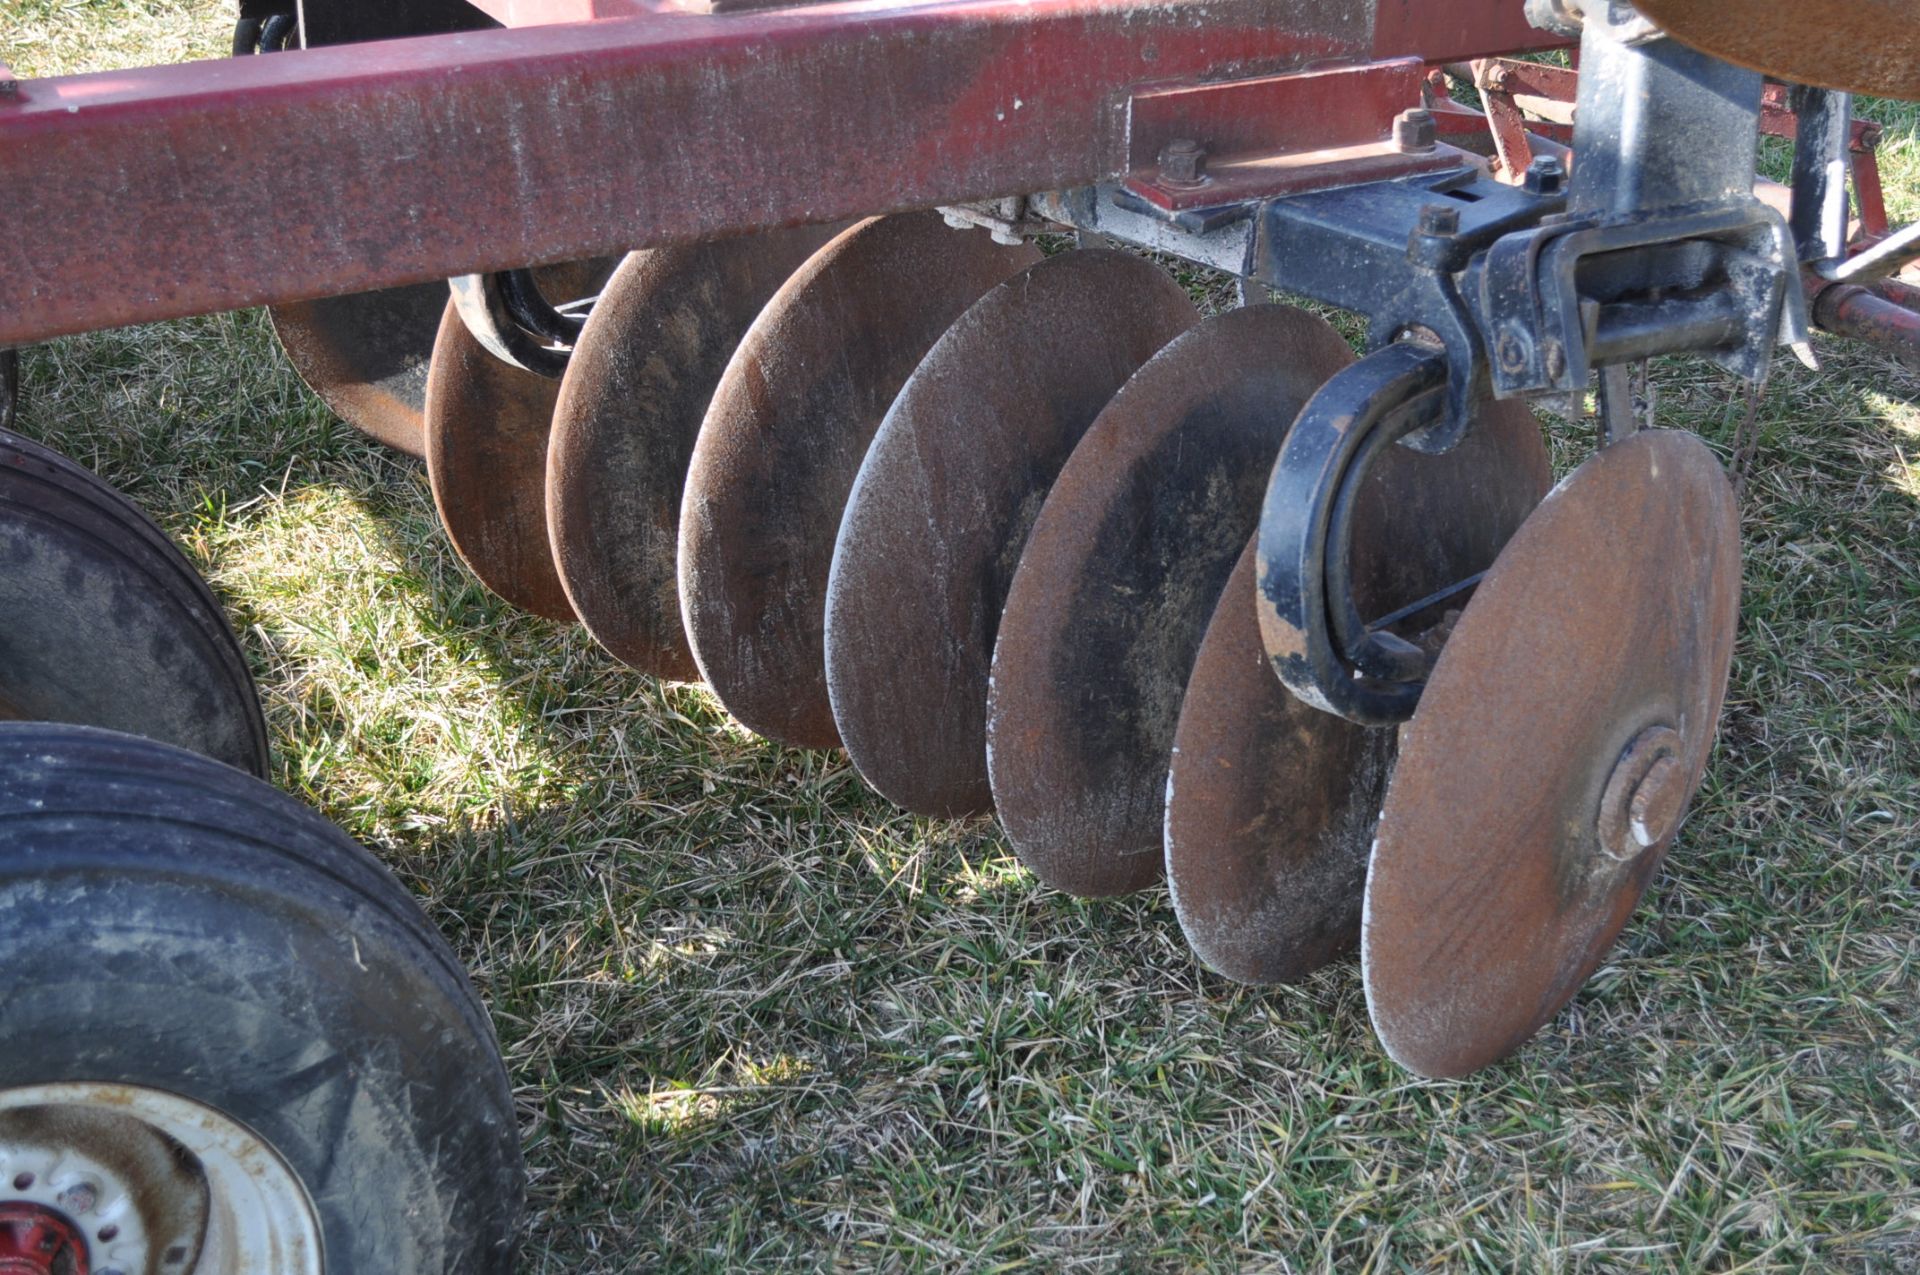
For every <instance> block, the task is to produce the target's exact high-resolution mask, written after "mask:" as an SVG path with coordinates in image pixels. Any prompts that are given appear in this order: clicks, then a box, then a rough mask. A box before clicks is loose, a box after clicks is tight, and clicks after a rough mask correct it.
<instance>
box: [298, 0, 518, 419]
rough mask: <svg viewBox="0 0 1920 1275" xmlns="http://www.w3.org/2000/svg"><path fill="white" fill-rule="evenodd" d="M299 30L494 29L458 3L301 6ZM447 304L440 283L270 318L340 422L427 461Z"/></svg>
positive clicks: (304, 35)
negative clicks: (430, 367) (434, 367)
mask: <svg viewBox="0 0 1920 1275" xmlns="http://www.w3.org/2000/svg"><path fill="white" fill-rule="evenodd" d="M289 7H291V6H289ZM299 20H300V42H304V44H305V47H307V48H320V47H323V46H326V45H335V44H353V43H357V42H360V41H364V40H391V39H396V38H399V37H402V36H413V35H438V34H441V33H443V32H447V31H470V30H477V29H480V28H483V27H488V26H491V25H492V22H491V21H490V20H489V19H488V18H487V16H486V15H485V14H483V13H480V12H479V11H478V10H476V9H474V8H472V7H471V6H469V5H467V4H465V3H463V2H462V0H305V3H303V4H301V5H300V9H299ZM269 220H271V218H269ZM446 304H447V289H446V285H445V284H444V283H442V282H440V281H438V280H435V281H433V282H430V283H421V284H413V285H410V286H407V287H401V288H380V289H376V290H374V291H372V292H365V293H355V294H350V295H347V296H342V297H326V298H322V299H319V300H314V301H295V302H289V303H288V304H286V305H279V306H274V307H272V309H271V310H270V312H269V313H270V314H271V316H272V319H273V330H274V334H275V335H276V336H278V337H279V338H280V344H281V346H282V347H283V348H284V349H285V350H286V352H287V361H288V362H290V363H291V364H293V370H294V371H295V372H297V373H298V374H299V376H300V379H301V380H302V381H303V382H305V383H306V386H307V388H308V389H310V390H312V391H313V392H314V393H315V394H317V395H319V396H320V399H321V401H323V402H324V403H326V405H327V406H328V407H330V408H332V409H333V411H334V413H335V415H337V416H339V417H340V419H341V420H343V421H345V422H347V424H349V425H352V426H353V427H354V428H356V429H358V430H360V431H361V432H363V433H366V434H369V435H371V436H372V437H374V438H375V439H378V440H379V441H380V442H382V443H385V444H386V445H387V446H389V447H392V448H394V449H396V450H398V451H402V452H405V453H407V454H408V455H410V456H424V455H425V454H426V441H427V440H426V420H425V416H424V412H425V410H426V401H427V360H428V358H429V357H430V356H431V355H432V353H433V342H434V336H435V334H437V333H438V332H439V330H440V312H441V311H442V310H444V309H445V308H446Z"/></svg>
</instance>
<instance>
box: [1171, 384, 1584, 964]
mask: <svg viewBox="0 0 1920 1275" xmlns="http://www.w3.org/2000/svg"><path fill="white" fill-rule="evenodd" d="M1551 483H1552V472H1551V468H1550V466H1549V462H1548V456H1547V449H1546V444H1545V442H1544V441H1543V439H1542V436H1541V431H1540V425H1539V422H1538V421H1537V420H1535V418H1534V416H1533V413H1532V412H1531V411H1530V410H1528V408H1527V407H1526V406H1525V405H1524V404H1521V403H1517V402H1488V403H1483V404H1482V405H1481V406H1480V409H1479V411H1478V413H1477V414H1476V419H1475V422H1474V425H1473V428H1472V429H1471V430H1469V431H1468V433H1467V435H1466V437H1465V438H1464V439H1463V440H1462V441H1461V442H1460V444H1459V445H1458V446H1456V447H1455V448H1454V449H1453V450H1452V451H1449V452H1445V453H1443V454H1440V455H1425V454H1422V453H1418V452H1414V451H1411V450H1410V449H1407V448H1404V447H1390V448H1388V449H1387V451H1386V453H1385V454H1384V455H1383V456H1382V457H1381V459H1380V461H1379V462H1378V463H1376V464H1375V465H1374V467H1373V468H1372V469H1371V470H1370V471H1369V472H1368V475H1367V479H1366V481H1365V482H1363V483H1362V484H1360V489H1359V491H1358V493H1357V496H1356V499H1357V501H1358V502H1359V503H1358V509H1357V511H1356V516H1355V519H1354V522H1355V531H1354V544H1353V552H1352V579H1353V583H1354V589H1355V593H1356V596H1357V598H1358V601H1359V603H1360V605H1361V607H1362V611H1363V614H1365V615H1368V616H1380V615H1386V614H1390V613H1392V612H1393V611H1395V610H1396V609H1402V608H1404V607H1406V606H1408V605H1409V604H1412V603H1417V602H1420V601H1421V600H1423V599H1425V598H1428V597H1430V596H1432V595H1433V594H1436V593H1439V592H1441V591H1442V590H1444V589H1446V588H1447V587H1448V586H1449V585H1452V584H1453V583H1455V582H1456V581H1459V580H1461V579H1464V578H1468V577H1471V576H1472V575H1474V574H1475V573H1476V572H1478V571H1480V570H1482V569H1484V568H1485V567H1486V566H1487V565H1488V564H1489V563H1490V562H1491V561H1492V560H1493V558H1494V556H1495V555H1496V554H1497V553H1498V552H1499V549H1500V546H1501V545H1502V544H1504V543H1505V542H1506V541H1507V539H1508V537H1510V536H1511V535H1512V534H1513V533H1514V531H1515V529H1516V528H1517V527H1518V526H1519V525H1520V524H1521V522H1522V521H1523V519H1524V518H1525V517H1526V514H1527V512H1528V511H1529V510H1531V509H1533V508H1534V507H1536V506H1537V505H1538V504H1539V502H1540V500H1541V499H1542V497H1544V496H1545V494H1546V492H1547V490H1548V488H1549V487H1550V485H1551ZM1258 545H1259V538H1258V536H1257V535H1256V536H1255V537H1254V538H1253V541H1252V543H1250V544H1249V545H1248V548H1247V552H1246V553H1245V554H1244V555H1243V556H1242V559H1241V561H1240V562H1239V563H1237V564H1236V565H1235V568H1234V569H1235V572H1236V575H1235V577H1234V579H1233V580H1231V581H1229V583H1228V585H1227V589H1226V592H1225V593H1223V594H1222V596H1221V601H1220V606H1219V609H1218V610H1217V611H1216V612H1215V614H1214V616H1213V619H1212V622H1211V623H1210V624H1209V626H1208V629H1207V635H1206V637H1205V639H1204V640H1203V641H1202V643H1201V646H1200V653H1199V655H1198V656H1197V657H1196V658H1195V660H1194V667H1193V676H1192V677H1191V678H1190V679H1189V681H1188V683H1187V688H1186V698H1185V700H1184V702H1183V703H1182V705H1181V710H1180V723H1179V727H1178V729H1177V730H1176V733H1175V737H1174V751H1173V761H1172V765H1171V766H1170V767H1169V770H1168V779H1167V790H1168V795H1167V818H1166V864H1167V884H1168V889H1169V893H1170V894H1171V895H1172V897H1173V903H1174V913H1175V915H1176V916H1177V917H1178V918H1179V920H1180V926H1181V929H1182V930H1183V931H1184V932H1185V933H1186V936H1187V941H1188V943H1189V944H1190V945H1191V946H1192V947H1193V949H1194V951H1195V953H1196V954H1198V955H1199V957H1200V958H1201V960H1203V961H1204V962H1206V964H1207V965H1208V966H1209V967H1211V968H1212V969H1214V970H1216V971H1217V972H1219V973H1221V974H1224V975H1226V976H1227V977H1229V978H1233V979H1237V980H1239V981H1241V982H1246V983H1280V982H1291V981H1295V980H1297V979H1300V978H1303V977H1305V976H1306V975H1307V974H1309V973H1311V972H1312V971H1313V970H1315V969H1317V968H1319V967H1320V966H1321V965H1323V964H1325V963H1326V962H1328V961H1330V960H1332V959H1334V958H1335V957H1336V956H1338V955H1339V954H1340V953H1341V952H1343V951H1346V950H1348V949H1350V948H1351V947H1352V946H1353V945H1354V944H1355V942H1356V941H1357V940H1358V938H1359V934H1360V927H1361V903H1362V898H1363V891H1362V885H1363V882H1364V879H1365V875H1366V869H1367V861H1368V849H1369V846H1370V843H1371V841H1372V837H1373V832H1374V827H1375V823H1376V819H1377V813H1378V811H1379V809H1380V802H1381V798H1382V794H1383V793H1384V791H1385V788H1386V783H1387V776H1388V773H1389V769H1390V767H1391V766H1392V764H1393V757H1394V748H1395V743H1396V735H1395V732H1394V731H1392V730H1388V729H1369V728H1366V727H1362V726H1359V725H1356V724H1355V723H1353V722H1350V721H1348V720H1347V719H1346V718H1344V717H1340V716H1338V715H1336V714H1334V713H1329V712H1325V711H1323V710H1321V709H1319V708H1315V707H1313V706H1311V705H1309V704H1307V703H1306V702H1305V701H1303V700H1301V699H1299V698H1297V697H1296V696H1295V695H1293V694H1292V693H1291V692H1290V691H1289V690H1288V689H1287V687H1286V686H1285V685H1284V684H1283V683H1281V681H1280V680H1279V679H1278V678H1277V677H1275V676H1274V673H1273V669H1272V666H1271V664H1270V663H1269V662H1268V658H1267V647H1266V642H1265V638H1264V636H1263V633H1262V624H1263V621H1264V620H1265V618H1266V617H1265V614H1264V609H1263V606H1262V600H1261V599H1260V597H1259V591H1258V588H1257V587H1256V585H1255V583H1254V581H1255V578H1256V576H1257V559H1258ZM1416 614H1417V613H1416Z"/></svg>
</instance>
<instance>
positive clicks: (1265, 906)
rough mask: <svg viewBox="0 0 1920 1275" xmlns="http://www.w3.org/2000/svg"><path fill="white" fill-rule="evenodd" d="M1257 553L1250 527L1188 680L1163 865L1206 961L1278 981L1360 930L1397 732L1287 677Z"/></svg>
mask: <svg viewBox="0 0 1920 1275" xmlns="http://www.w3.org/2000/svg"><path fill="white" fill-rule="evenodd" d="M1254 558H1255V552H1254V545H1253V543H1252V541H1251V539H1250V540H1249V542H1248V544H1247V546H1246V548H1245V551H1244V552H1243V553H1242V554H1241V555H1240V559H1239V561H1238V562H1237V563H1235V564H1234V568H1233V574H1232V575H1231V576H1229V577H1228V579H1227V584H1226V588H1225V589H1224V590H1223V591H1222V593H1221V595H1220V599H1219V604H1218V606H1217V607H1216V608H1215V610H1214V614H1213V617H1212V619H1211V621H1210V622H1209V623H1208V625H1207V632H1206V637H1205V640H1204V641H1203V642H1202V643H1201V645H1200V651H1199V654H1198V655H1197V656H1196V657H1195V660H1194V665H1193V674H1192V677H1191V678H1190V680H1189V681H1188V683H1187V687H1186V696H1185V699H1184V702H1183V704H1182V707H1181V710H1180V721H1179V726H1178V729H1177V731H1176V733H1175V736H1174V747H1173V751H1172V761H1171V768H1170V770H1169V771H1168V776H1167V781H1166V788H1167V812H1166V842H1165V854H1166V872H1167V886H1168V891H1169V893H1170V894H1171V895H1172V897H1173V906H1174V913H1175V915H1176V916H1178V917H1179V920H1180V927H1181V929H1182V930H1183V931H1185V933H1186V936H1187V942H1188V944H1190V945H1191V946H1192V948H1193V950H1194V953H1195V954H1196V955H1197V956H1199V957H1200V959H1201V960H1202V961H1204V962H1206V964H1207V965H1208V966H1209V967H1210V968H1212V969H1214V970H1216V971H1218V972H1219V973H1222V974H1225V975H1226V976H1227V977H1229V978H1234V979H1238V980H1240V981H1241V982H1244V983H1284V982H1291V981H1293V980H1295V979H1299V978H1302V977H1305V976H1306V975H1307V974H1309V973H1311V972H1312V971H1314V970H1316V969H1318V968H1319V967H1320V966H1322V965H1324V964H1326V963H1327V962H1328V961H1330V960H1333V959H1334V958H1335V957H1336V956H1338V955H1340V954H1341V953H1342V952H1344V951H1346V950H1347V949H1349V948H1351V947H1352V946H1353V944H1354V941H1355V940H1356V939H1357V938H1358V937H1359V933H1360V897H1361V887H1362V886H1363V884H1364V883H1365V881H1366V873H1367V847H1368V844H1369V842H1371V840H1372V838H1373V823H1374V818H1375V816H1376V814H1377V812H1378V811H1379V809H1380V794H1381V793H1382V792H1383V791H1385V788H1386V776H1387V767H1388V765H1389V764H1390V762H1391V760H1392V757H1393V732H1392V731H1389V730H1372V729H1368V728H1367V727H1364V726H1359V725H1356V724H1355V723H1353V722H1350V721H1348V720H1347V719H1346V718H1344V717H1340V716H1338V715H1337V714H1334V713H1325V712H1321V711H1320V710H1319V709H1317V708H1312V707H1309V706H1308V705H1306V704H1304V703H1302V702H1301V701H1300V700H1298V699H1295V698H1294V697H1293V695H1292V694H1291V693H1290V692H1288V690H1287V688H1286V687H1285V686H1283V685H1281V684H1280V680H1279V679H1278V678H1276V677H1275V676H1274V675H1273V669H1272V667H1271V666H1269V665H1268V663H1267V656H1266V649H1265V648H1264V647H1263V646H1262V645H1261V644H1260V624H1259V621H1258V619H1257V618H1256V616H1255V611H1254V592H1255V570H1254Z"/></svg>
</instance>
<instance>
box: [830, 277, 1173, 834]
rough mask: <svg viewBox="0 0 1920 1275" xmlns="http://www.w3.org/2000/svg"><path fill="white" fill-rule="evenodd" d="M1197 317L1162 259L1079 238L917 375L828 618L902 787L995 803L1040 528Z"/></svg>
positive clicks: (877, 460) (833, 585)
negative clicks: (1107, 427)
mask: <svg viewBox="0 0 1920 1275" xmlns="http://www.w3.org/2000/svg"><path fill="white" fill-rule="evenodd" d="M1199 317H1200V316H1199V312H1198V311H1197V310H1196V309H1195V308H1194V305H1193V302H1192V301H1191V300H1190V299H1189V298H1188V297H1187V294H1186V292H1185V291H1184V290H1183V289H1182V288H1181V287H1180V285H1179V284H1178V283H1176V282H1174V280H1173V278H1172V277H1171V276H1170V275H1168V274H1167V273H1166V272H1165V271H1164V270H1162V269H1160V268H1159V267H1158V266H1156V265H1154V264H1152V263H1151V262H1148V261H1147V260H1145V259H1144V258H1141V257H1137V256H1133V255H1131V254H1128V253H1122V252H1112V251H1107V250H1102V249H1079V250H1076V251H1074V252H1067V253H1061V254H1059V255H1057V256H1054V257H1049V258H1048V259H1046V260H1045V261H1042V262H1040V263H1039V264H1037V265H1034V266H1032V267H1030V268H1028V269H1027V270H1025V271H1024V272H1022V273H1021V274H1019V275H1017V276H1016V277H1014V278H1012V279H1009V280H1007V281H1006V282H1005V283H1002V284H1001V285H1000V286H999V287H997V288H995V289H994V290H993V291H991V292H989V293H987V294H986V295H985V296H984V297H982V298H981V299H980V301H979V302H978V303H977V304H976V305H974V306H973V307H972V308H971V309H969V310H968V311H967V312H966V314H965V315H964V316H962V317H961V318H960V320H959V321H958V322H956V323H955V324H954V325H953V327H952V328H951V329H950V330H949V331H948V332H947V333H946V334H945V335H944V336H942V337H941V338H940V340H939V342H938V343H937V344H936V345H934V347H933V349H932V350H931V351H929V352H928V354H927V358H926V361H925V362H923V363H922V364H921V365H920V367H919V368H918V369H917V370H916V371H915V372H914V374H913V376H912V378H910V379H909V380H908V381H907V383H906V385H905V386H904V387H902V389H901V391H900V396H899V398H897V399H896V400H895V401H894V404H893V406H892V407H891V408H890V409H889V410H888V412H887V417H886V420H885V422H883V423H882V425H881V426H880V429H879V431H878V432H877V433H876V434H875V435H874V439H873V445H872V447H871V448H870V449H869V450H868V452H867V456H866V459H865V460H864V461H863V462H862V463H861V466H860V472H859V476H858V477H857V478H856V479H855V480H854V484H853V491H852V493H851V495H850V496H849V498H848V501H847V508H846V516H845V518H844V519H843V520H842V522H841V525H840V535H839V539H838V541H837V542H836V544H835V546H834V554H833V569H832V576H831V579H830V582H829V586H828V591H827V622H826V638H827V641H826V650H827V685H828V689H829V692H830V695H831V697H832V704H833V715H834V720H835V722H836V723H837V724H838V725H839V728H840V735H841V738H842V740H843V741H844V742H845V744H846V748H847V753H848V756H849V757H851V759H852V760H853V763H854V766H855V768H856V769H857V770H859V772H860V774H861V776H862V777H863V778H864V779H865V780H866V781H867V783H868V784H870V785H871V786H872V787H873V788H874V789H875V790H876V791H878V792H879V793H881V794H882V795H883V796H885V797H887V798H888V799H889V800H891V801H893V802H895V803H896V804H898V805H900V806H903V807H904V808H906V809H908V810H911V811H913V812H915V813H918V814H924V815H929V816H935V817H959V816H966V815H973V814H984V813H987V812H989V811H991V810H992V808H993V798H992V793H991V790H990V786H989V782H988V778H987V738H986V710H987V683H988V674H989V666H990V662H991V659H992V656H993V644H994V637H995V634H996V632H997V630H998V628H999V623H1000V610H1001V607H1002V605H1003V603H1004V602H1005V599H1006V595H1007V587H1008V585H1009V584H1010V583H1011V581H1012V578H1013V573H1014V568H1015V567H1016V565H1017V564H1018V562H1019V558H1020V551H1021V548H1022V546H1023V545H1024V543H1025V541H1026V536H1027V531H1028V529H1029V528H1030V527H1031V526H1032V525H1033V521H1034V518H1035V516H1036V515H1037V514H1038V513H1039V511H1040V505H1041V502H1042V501H1043V500H1044V499H1045V498H1046V494H1047V491H1048V489H1049V488H1050V487H1051V486H1052V484H1053V480H1054V477H1055V475H1056V474H1058V473H1059V471H1060V468H1061V466H1063V465H1064V464H1065V463H1066V460H1067V456H1068V454H1069V453H1070V452H1072V450H1073V448H1074V445H1075V444H1076V443H1078V442H1079V441H1080V438H1081V436H1082V435H1084V434H1085V433H1086V431H1087V428H1088V426H1090V425H1091V424H1092V423H1093V421H1094V418H1095V417H1097V416H1098V415H1099V414H1100V412H1101V410H1102V409H1103V408H1105V407H1106V406H1107V404H1108V402H1109V401H1111V399H1112V398H1113V396H1114V394H1115V393H1116V392H1117V391H1118V390H1119V389H1120V387H1121V385H1122V384H1124V383H1125V382H1126V380H1127V378H1128V377H1129V376H1131V375H1133V373H1134V372H1136V371H1138V370H1139V368H1140V367H1141V365H1143V364H1144V363H1146V362H1147V360H1148V359H1150V358H1152V357H1153V355H1155V354H1156V353H1158V352H1159V351H1160V349H1161V348H1162V347H1164V346H1165V345H1166V344H1167V343H1168V342H1169V341H1171V340H1173V339H1174V338H1175V337H1177V336H1179V335H1180V334H1181V333H1182V332H1184V331H1186V330H1187V329H1188V328H1190V327H1192V326H1193V324H1194V323H1196V322H1198V321H1199Z"/></svg>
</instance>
